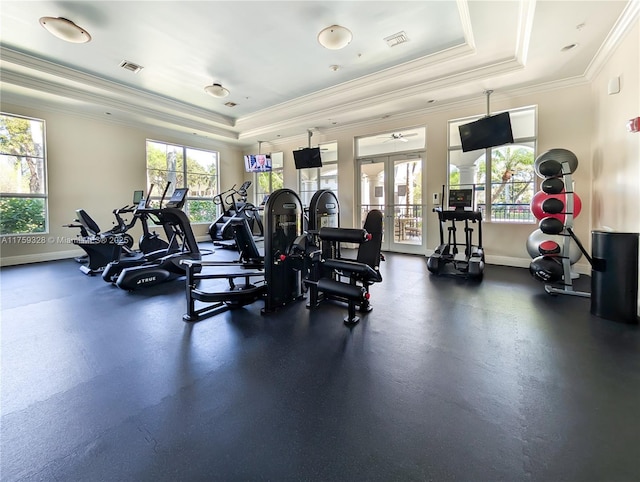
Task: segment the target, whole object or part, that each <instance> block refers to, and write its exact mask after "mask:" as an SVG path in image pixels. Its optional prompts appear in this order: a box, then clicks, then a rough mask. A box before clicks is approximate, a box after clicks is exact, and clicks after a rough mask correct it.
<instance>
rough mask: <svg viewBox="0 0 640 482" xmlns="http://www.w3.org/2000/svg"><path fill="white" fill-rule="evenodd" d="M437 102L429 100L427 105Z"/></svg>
mask: <svg viewBox="0 0 640 482" xmlns="http://www.w3.org/2000/svg"><path fill="white" fill-rule="evenodd" d="M435 101H436V100H435V99H429V100H428V101H427V104H433V103H434V102H435Z"/></svg>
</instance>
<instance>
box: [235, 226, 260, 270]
mask: <svg viewBox="0 0 640 482" xmlns="http://www.w3.org/2000/svg"><path fill="white" fill-rule="evenodd" d="M231 227H232V229H233V234H234V236H235V238H236V245H237V246H238V251H240V257H241V259H242V261H255V260H258V259H261V258H263V257H264V256H263V255H261V254H260V251H259V250H258V246H257V245H256V242H255V240H254V239H253V235H252V234H251V229H250V228H249V222H248V221H247V220H246V219H245V218H233V219H231Z"/></svg>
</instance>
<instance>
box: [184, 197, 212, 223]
mask: <svg viewBox="0 0 640 482" xmlns="http://www.w3.org/2000/svg"><path fill="white" fill-rule="evenodd" d="M188 209H189V220H190V221H191V222H192V223H194V224H197V223H212V222H213V221H215V219H216V217H217V215H216V206H215V205H214V204H213V202H212V201H208V200H207V201H205V200H198V201H196V200H192V201H189V202H188Z"/></svg>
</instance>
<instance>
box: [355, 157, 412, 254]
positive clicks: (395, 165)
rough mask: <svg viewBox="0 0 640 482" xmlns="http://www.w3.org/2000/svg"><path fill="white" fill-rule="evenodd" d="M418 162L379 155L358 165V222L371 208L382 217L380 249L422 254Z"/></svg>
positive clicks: (406, 158)
mask: <svg viewBox="0 0 640 482" xmlns="http://www.w3.org/2000/svg"><path fill="white" fill-rule="evenodd" d="M422 167H423V166H422V159H421V158H420V157H419V156H417V155H413V156H410V155H401V156H393V157H388V156H380V157H375V158H372V159H361V160H360V161H359V162H358V169H359V177H360V199H359V201H360V209H359V212H360V221H361V223H363V222H364V219H365V217H366V215H367V213H368V212H369V211H370V210H371V209H379V210H380V211H382V214H383V216H384V235H383V239H382V249H383V250H384V251H396V252H401V253H416V254H423V252H424V245H423V239H424V234H425V233H424V223H423V219H422V216H423V204H422V201H423V200H422Z"/></svg>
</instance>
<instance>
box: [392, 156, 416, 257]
mask: <svg viewBox="0 0 640 482" xmlns="http://www.w3.org/2000/svg"><path fill="white" fill-rule="evenodd" d="M391 162H392V165H393V210H392V211H391V212H393V227H394V229H393V246H392V247H391V248H392V250H393V251H401V252H416V250H415V249H414V248H415V247H419V248H420V247H422V239H423V232H422V230H423V222H422V159H419V158H416V159H406V158H400V159H392V161H391ZM417 252H420V250H418V251H417Z"/></svg>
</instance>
